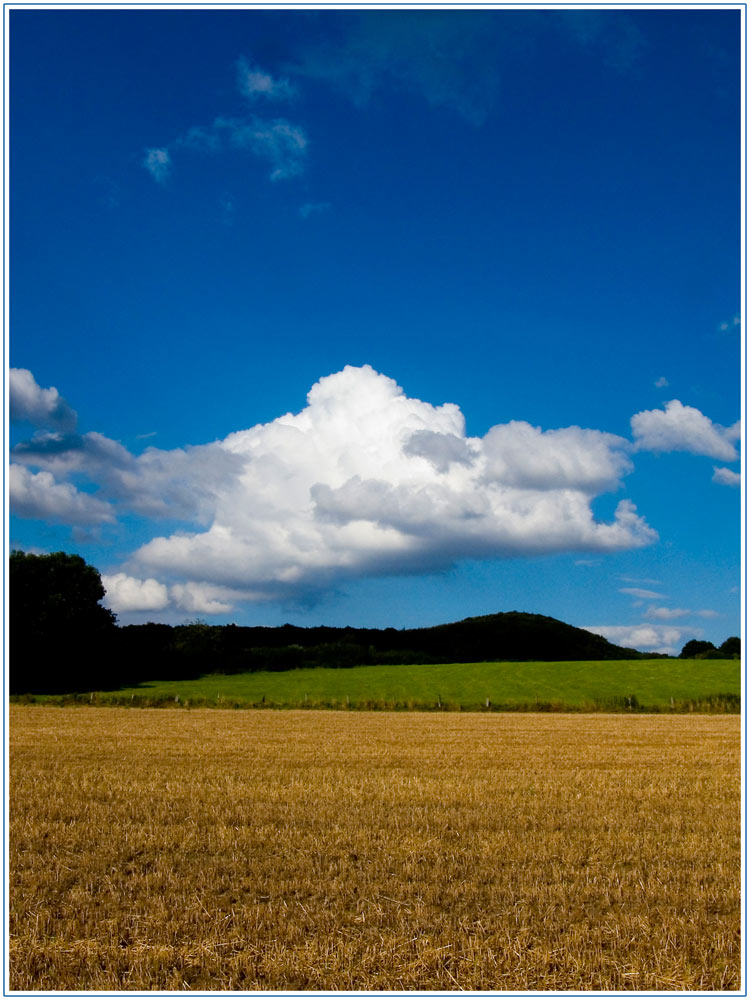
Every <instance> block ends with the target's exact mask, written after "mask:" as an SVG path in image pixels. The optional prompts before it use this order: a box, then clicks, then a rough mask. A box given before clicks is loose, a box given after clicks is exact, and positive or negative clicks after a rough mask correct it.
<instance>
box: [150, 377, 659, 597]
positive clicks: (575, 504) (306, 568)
mask: <svg viewBox="0 0 750 1000" xmlns="http://www.w3.org/2000/svg"><path fill="white" fill-rule="evenodd" d="M515 436H517V437H518V439H519V443H518V444H516V441H515ZM624 446H625V442H623V441H622V439H620V438H617V437H615V436H614V435H607V434H602V433H600V432H598V431H587V430H582V429H581V428H567V429H565V430H563V431H558V432H546V433H545V432H542V431H541V430H540V429H539V428H533V427H531V426H530V425H528V424H522V423H518V422H517V423H514V424H511V425H507V426H506V427H505V428H494V429H493V430H492V431H490V432H489V434H488V435H487V436H486V437H485V438H468V437H466V433H465V426H464V419H463V415H462V414H461V411H460V410H459V408H458V407H457V406H455V405H454V404H451V403H446V404H444V405H442V406H433V405H431V404H430V403H426V402H423V401H421V400H417V399H410V398H409V397H407V396H406V395H405V393H404V392H403V390H402V389H401V388H400V387H399V386H398V385H397V384H396V382H394V381H393V380H392V379H390V378H388V377H386V376H384V375H381V374H378V373H377V372H376V371H374V370H373V369H372V368H370V367H369V366H364V367H362V368H352V367H347V368H345V369H344V370H343V371H341V372H338V373H336V374H334V375H330V376H327V377H325V378H322V379H321V380H320V381H319V382H318V383H316V385H315V386H313V388H312V389H311V391H310V393H309V395H308V403H307V406H306V407H305V408H304V409H303V410H302V411H301V412H299V413H296V414H291V413H288V414H285V415H284V416H282V417H279V418H278V419H276V420H274V421H272V422H271V423H268V424H261V425H257V426H255V427H252V428H250V429H249V430H245V431H238V432H236V433H234V434H231V435H230V436H229V437H228V438H226V439H225V440H224V441H222V442H219V443H217V445H216V447H218V448H220V449H222V450H224V451H225V452H226V453H228V454H229V455H233V456H236V457H237V458H238V459H239V460H240V464H239V468H238V471H236V472H235V474H234V476H233V477H230V478H229V480H228V481H227V483H226V484H225V489H224V490H223V492H222V493H221V495H220V496H217V498H216V503H215V513H214V517H213V521H212V523H211V525H210V527H209V528H208V530H206V531H202V532H194V533H190V532H180V533H179V534H174V535H171V536H165V537H160V538H154V539H153V540H152V541H151V542H149V543H147V544H146V545H144V546H142V547H141V548H140V549H139V550H138V551H137V552H136V553H135V555H134V557H133V564H134V565H135V566H138V567H139V568H141V570H144V569H145V570H147V571H148V572H149V573H154V574H156V575H162V576H165V577H172V578H182V579H186V578H187V579H192V580H195V579H196V569H197V568H199V569H200V580H199V581H197V582H202V583H210V584H214V585H216V586H220V587H226V588H230V589H232V590H235V591H240V592H242V593H243V594H244V596H245V599H247V600H259V599H266V598H272V597H274V596H276V597H279V596H285V595H293V594H295V593H297V592H304V591H310V590H315V589H322V588H324V587H326V586H329V585H330V584H332V583H335V582H336V581H337V580H342V579H345V578H348V577H357V576H365V575H369V574H373V573H375V574H378V573H394V572H424V571H428V570H432V569H440V568H445V567H447V566H450V565H451V564H453V563H454V562H455V561H456V560H459V559H464V558H472V557H475V558H483V557H490V556H514V555H522V554H528V553H545V552H560V551H602V552H605V551H615V550H618V549H627V548H632V547H637V546H641V545H646V544H649V543H650V542H652V541H654V540H655V538H656V533H655V532H654V531H653V530H652V529H651V528H649V527H648V525H647V524H646V523H645V522H644V520H643V519H642V518H641V517H640V516H639V515H638V514H637V512H636V511H635V508H634V506H633V504H632V503H630V502H629V501H627V500H622V501H620V503H619V504H618V505H617V507H616V510H615V515H614V519H613V520H612V521H610V522H604V521H598V520H596V519H595V518H594V516H593V513H592V511H591V507H590V500H591V496H592V494H593V493H594V492H595V490H596V489H597V488H598V489H600V490H601V489H602V488H607V487H610V488H614V487H615V486H616V485H617V475H618V472H625V471H627V470H628V469H629V467H630V466H629V461H628V459H627V458H626V457H625V455H624V450H623V449H624ZM587 448H588V449H589V451H590V454H588V455H587V454H586V449H587ZM216 599H217V600H219V601H220V603H225V602H224V601H223V600H222V599H221V598H216Z"/></svg>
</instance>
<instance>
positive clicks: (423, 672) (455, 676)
mask: <svg viewBox="0 0 750 1000" xmlns="http://www.w3.org/2000/svg"><path fill="white" fill-rule="evenodd" d="M739 696H740V661H739V660H667V659H655V660H607V661H572V662H546V663H541V662H535V663H451V664H424V665H416V666H415V665H410V666H365V667H354V668H352V669H329V668H325V667H322V668H318V669H310V670H290V671H284V672H265V671H263V672H257V673H247V674H233V675H224V674H205V675H204V676H202V677H200V678H198V679H196V680H181V681H180V680H170V681H152V682H148V683H143V684H139V685H137V686H136V687H132V688H131V687H129V688H123V689H121V690H118V691H114V692H94V693H91V694H86V695H85V696H83V698H84V699H85V700H88V701H95V702H96V703H98V704H102V703H106V702H113V703H117V704H123V703H130V704H134V705H158V704H166V703H171V704H173V705H174V704H182V705H187V706H190V705H194V706H197V705H217V706H220V707H224V708H226V707H231V706H236V707H243V706H263V705H264V706H267V707H269V708H272V707H280V708H281V707H305V706H307V707H311V708H313V707H332V708H337V707H338V708H345V707H349V708H405V709H426V710H427V709H437V708H444V709H465V710H470V709H486V708H488V707H489V708H491V709H507V710H511V711H512V710H516V711H517V710H520V709H524V708H528V709H539V708H548V709H553V710H555V709H556V710H561V711H565V710H569V711H585V710H591V709H600V710H606V709H610V710H612V709H614V710H629V709H630V710H632V709H639V708H640V709H645V710H652V711H670V710H676V711H690V710H704V711H706V710H708V711H710V710H717V711H727V710H729V711H739ZM81 697H82V696H79V700H80V699H81ZM63 699H64V700H68V701H69V700H70V697H69V696H60V699H49V700H63ZM45 700H47V699H45ZM488 703H489V704H488Z"/></svg>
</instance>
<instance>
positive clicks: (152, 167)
mask: <svg viewBox="0 0 750 1000" xmlns="http://www.w3.org/2000/svg"><path fill="white" fill-rule="evenodd" d="M143 166H144V167H145V168H146V170H148V172H149V173H150V174H151V176H152V177H153V178H154V180H155V181H156V182H157V183H158V184H164V183H165V182H166V180H167V177H169V172H170V169H171V166H172V159H171V157H170V155H169V150H168V149H166V148H165V147H161V148H159V149H147V150H146V155H145V157H144V158H143Z"/></svg>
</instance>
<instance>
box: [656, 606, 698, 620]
mask: <svg viewBox="0 0 750 1000" xmlns="http://www.w3.org/2000/svg"><path fill="white" fill-rule="evenodd" d="M690 613H691V612H690V609H689V608H657V607H654V605H652V606H651V607H650V608H649V609H648V611H646V613H645V617H646V618H656V619H657V620H658V621H663V622H670V621H672V620H673V619H675V618H684V617H685V616H686V615H689V614H690Z"/></svg>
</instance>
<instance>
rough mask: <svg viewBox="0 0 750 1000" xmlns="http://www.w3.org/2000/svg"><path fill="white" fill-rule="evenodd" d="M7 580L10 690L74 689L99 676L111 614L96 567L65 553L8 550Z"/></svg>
mask: <svg viewBox="0 0 750 1000" xmlns="http://www.w3.org/2000/svg"><path fill="white" fill-rule="evenodd" d="M8 584H9V597H10V620H9V624H10V644H11V652H12V654H13V655H12V663H11V690H13V691H29V690H38V691H43V690H48V691H58V690H76V688H80V687H81V686H88V685H89V684H90V683H91V680H92V679H93V678H94V677H95V676H96V673H99V674H100V675H101V674H102V672H103V671H102V669H101V663H102V657H103V656H104V655H105V654H106V652H108V651H109V649H110V647H111V642H112V639H113V637H114V633H115V622H116V618H115V615H114V614H113V613H112V612H111V611H110V610H108V609H107V608H105V607H103V606H102V605H101V604H100V603H99V602H100V601H101V599H102V598H103V597H104V595H105V590H104V587H103V585H102V581H101V577H100V576H99V572H98V570H96V569H95V568H94V567H93V566H89V564H88V563H87V562H86V561H85V560H84V559H82V558H81V557H80V556H76V555H68V553H66V552H53V553H51V554H50V555H32V554H30V553H27V552H12V553H11V556H10V561H9V573H8ZM97 661H98V663H97ZM97 680H98V684H97V686H98V687H101V686H102V679H101V677H98V678H97Z"/></svg>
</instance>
